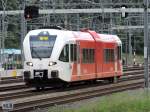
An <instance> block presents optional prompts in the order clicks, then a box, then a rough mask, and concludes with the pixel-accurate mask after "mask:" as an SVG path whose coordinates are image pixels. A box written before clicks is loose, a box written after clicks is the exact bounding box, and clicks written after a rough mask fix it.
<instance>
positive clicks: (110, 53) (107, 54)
mask: <svg viewBox="0 0 150 112" xmlns="http://www.w3.org/2000/svg"><path fill="white" fill-rule="evenodd" d="M104 61H105V62H106V63H110V62H114V61H115V55H114V49H104Z"/></svg>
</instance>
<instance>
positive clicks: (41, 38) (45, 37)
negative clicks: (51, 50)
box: [40, 36, 48, 40]
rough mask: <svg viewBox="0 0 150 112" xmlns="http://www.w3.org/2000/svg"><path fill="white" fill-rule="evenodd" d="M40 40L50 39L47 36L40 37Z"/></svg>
mask: <svg viewBox="0 0 150 112" xmlns="http://www.w3.org/2000/svg"><path fill="white" fill-rule="evenodd" d="M40 40H48V37H47V36H42V37H40Z"/></svg>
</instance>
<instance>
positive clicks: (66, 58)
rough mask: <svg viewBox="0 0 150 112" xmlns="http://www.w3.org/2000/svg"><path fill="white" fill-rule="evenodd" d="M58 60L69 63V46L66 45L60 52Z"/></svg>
mask: <svg viewBox="0 0 150 112" xmlns="http://www.w3.org/2000/svg"><path fill="white" fill-rule="evenodd" d="M59 60H60V61H63V62H69V45H68V44H67V45H65V47H64V48H63V50H62V51H61V54H60V57H59Z"/></svg>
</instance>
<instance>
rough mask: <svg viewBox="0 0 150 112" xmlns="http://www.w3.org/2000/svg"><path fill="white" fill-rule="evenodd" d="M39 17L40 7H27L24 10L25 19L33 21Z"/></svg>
mask: <svg viewBox="0 0 150 112" xmlns="http://www.w3.org/2000/svg"><path fill="white" fill-rule="evenodd" d="M38 16H39V7H37V6H26V7H25V9H24V17H25V19H33V18H37V17H38Z"/></svg>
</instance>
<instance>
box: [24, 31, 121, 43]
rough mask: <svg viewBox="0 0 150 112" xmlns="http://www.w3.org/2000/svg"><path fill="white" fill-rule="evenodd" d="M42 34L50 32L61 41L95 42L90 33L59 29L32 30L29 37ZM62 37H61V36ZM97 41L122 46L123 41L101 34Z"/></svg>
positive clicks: (113, 36) (115, 36) (114, 36)
mask: <svg viewBox="0 0 150 112" xmlns="http://www.w3.org/2000/svg"><path fill="white" fill-rule="evenodd" d="M40 32H48V33H49V34H50V35H57V37H60V38H63V39H61V40H63V41H68V40H89V41H94V39H93V37H92V35H91V34H90V33H88V32H82V31H69V30H59V29H36V30H31V31H30V32H29V33H28V34H27V36H30V35H38V34H39V33H40ZM59 35H60V36H59ZM97 35H98V36H97V38H96V40H97V41H102V42H115V43H119V44H121V40H120V39H119V37H118V36H117V35H109V34H99V33H97Z"/></svg>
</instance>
